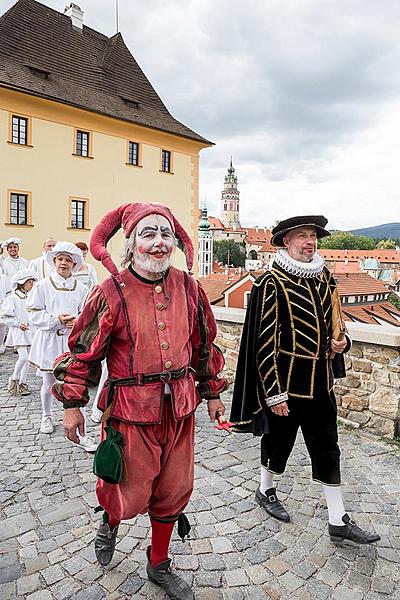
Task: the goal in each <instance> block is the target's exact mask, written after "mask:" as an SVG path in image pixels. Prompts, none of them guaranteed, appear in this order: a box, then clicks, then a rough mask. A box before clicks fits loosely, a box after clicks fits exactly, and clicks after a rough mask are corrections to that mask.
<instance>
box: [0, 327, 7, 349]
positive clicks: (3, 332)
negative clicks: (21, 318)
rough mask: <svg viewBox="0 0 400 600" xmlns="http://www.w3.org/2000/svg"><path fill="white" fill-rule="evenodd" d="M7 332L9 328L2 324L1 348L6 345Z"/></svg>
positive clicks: (0, 329)
mask: <svg viewBox="0 0 400 600" xmlns="http://www.w3.org/2000/svg"><path fill="white" fill-rule="evenodd" d="M6 331H7V327H6V326H5V325H4V323H0V346H2V345H3V344H4V340H5V339H6Z"/></svg>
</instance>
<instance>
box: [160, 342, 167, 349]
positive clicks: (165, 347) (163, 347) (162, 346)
mask: <svg viewBox="0 0 400 600" xmlns="http://www.w3.org/2000/svg"><path fill="white" fill-rule="evenodd" d="M160 345H161V348H162V349H163V350H168V348H169V344H168V342H161V344H160Z"/></svg>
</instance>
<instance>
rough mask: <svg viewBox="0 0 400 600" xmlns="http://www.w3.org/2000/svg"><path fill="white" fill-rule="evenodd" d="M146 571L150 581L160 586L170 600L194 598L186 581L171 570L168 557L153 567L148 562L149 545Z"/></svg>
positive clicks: (190, 599)
mask: <svg viewBox="0 0 400 600" xmlns="http://www.w3.org/2000/svg"><path fill="white" fill-rule="evenodd" d="M146 571H147V576H148V578H149V579H150V581H153V582H154V583H157V585H159V586H160V587H162V589H163V590H164V592H165V593H166V594H167V596H168V598H171V600H193V599H194V595H193V592H192V590H191V588H190V587H189V585H188V584H187V583H186V581H185V580H184V579H182V577H179V575H176V573H173V572H172V571H171V559H170V558H169V559H168V560H166V561H164V562H162V563H160V564H159V565H157V566H156V567H153V565H152V564H151V562H150V546H149V547H148V548H147V567H146Z"/></svg>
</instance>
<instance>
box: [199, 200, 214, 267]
mask: <svg viewBox="0 0 400 600" xmlns="http://www.w3.org/2000/svg"><path fill="white" fill-rule="evenodd" d="M212 259H213V238H212V233H211V228H210V223H209V222H208V217H207V206H206V204H205V203H204V206H203V208H202V209H201V219H200V223H199V247H198V264H199V277H207V275H209V274H210V273H211V272H212Z"/></svg>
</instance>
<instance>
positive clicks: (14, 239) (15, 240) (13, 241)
mask: <svg viewBox="0 0 400 600" xmlns="http://www.w3.org/2000/svg"><path fill="white" fill-rule="evenodd" d="M8 244H18V246H20V245H21V244H22V240H21V239H20V238H17V237H12V238H8V240H4V242H2V244H1V245H2V247H3V248H7V246H8Z"/></svg>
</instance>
